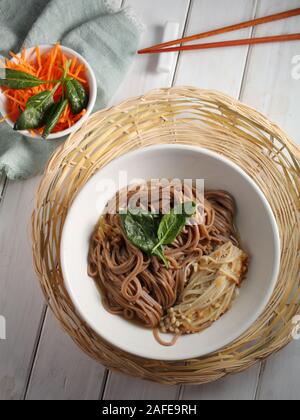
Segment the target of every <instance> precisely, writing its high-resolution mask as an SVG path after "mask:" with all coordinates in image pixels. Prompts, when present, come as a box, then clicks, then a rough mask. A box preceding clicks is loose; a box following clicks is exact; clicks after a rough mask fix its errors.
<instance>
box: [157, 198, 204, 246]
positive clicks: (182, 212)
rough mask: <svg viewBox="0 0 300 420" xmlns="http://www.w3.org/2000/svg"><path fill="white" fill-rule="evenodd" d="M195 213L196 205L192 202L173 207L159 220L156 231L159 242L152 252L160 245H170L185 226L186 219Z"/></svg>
mask: <svg viewBox="0 0 300 420" xmlns="http://www.w3.org/2000/svg"><path fill="white" fill-rule="evenodd" d="M195 211H196V204H195V203H193V202H187V203H182V204H179V205H178V206H176V207H174V208H173V209H172V210H171V211H170V213H168V214H165V215H164V216H163V218H162V219H161V222H160V225H159V228H158V231H157V236H158V240H159V242H158V244H157V245H156V246H155V247H154V249H153V252H154V251H156V250H157V249H158V248H159V247H160V246H161V245H170V244H172V243H173V242H174V241H175V239H176V238H177V236H178V235H179V234H180V233H181V231H182V229H183V228H184V226H185V225H186V222H187V219H188V218H190V217H192V216H193V215H194V214H195Z"/></svg>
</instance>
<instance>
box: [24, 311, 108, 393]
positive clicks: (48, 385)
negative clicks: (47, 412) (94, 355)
mask: <svg viewBox="0 0 300 420" xmlns="http://www.w3.org/2000/svg"><path fill="white" fill-rule="evenodd" d="M104 372H105V368H104V367H103V366H101V365H99V364H98V363H96V362H95V361H92V360H91V359H90V358H89V357H88V356H86V355H85V354H84V353H83V352H82V351H81V350H80V349H79V348H78V347H77V346H76V345H75V343H74V342H73V341H72V340H71V338H70V337H69V336H68V335H67V334H66V333H65V332H64V331H62V330H61V328H60V327H59V325H58V323H57V321H56V320H55V319H54V315H53V314H52V312H51V311H48V312H47V315H46V319H45V326H44V329H43V332H42V336H41V340H40V343H39V347H38V351H37V356H36V359H35V363H34V366H33V371H32V375H31V377H30V382H29V386H28V391H27V393H26V399H28V400H44V399H46V400H86V399H90V400H98V399H99V396H100V394H101V389H102V382H103V378H104Z"/></svg>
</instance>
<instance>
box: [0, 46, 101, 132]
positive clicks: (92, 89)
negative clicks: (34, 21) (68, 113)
mask: <svg viewBox="0 0 300 420" xmlns="http://www.w3.org/2000/svg"><path fill="white" fill-rule="evenodd" d="M50 48H53V45H40V51H41V53H44V52H45V51H47V50H49V49H50ZM61 49H62V51H63V52H64V53H65V54H66V56H67V57H69V58H74V57H76V58H77V59H78V62H79V63H81V64H83V65H84V67H85V68H86V74H87V80H88V85H89V102H88V105H87V110H86V113H85V114H84V115H83V117H82V118H80V120H78V121H77V122H76V123H75V124H74V125H72V127H70V128H68V129H67V130H63V131H59V132H58V133H52V134H50V135H49V136H48V137H47V140H53V139H58V138H61V137H64V136H68V135H69V134H71V133H73V132H74V131H76V130H78V129H79V128H80V127H81V126H82V124H83V123H84V122H85V121H86V120H87V119H88V117H89V116H90V115H91V113H92V111H93V108H94V106H95V102H96V99H97V81H96V76H95V73H94V71H93V69H92V67H91V66H90V64H89V63H88V62H87V61H86V60H85V59H84V58H83V57H82V55H80V54H78V53H77V52H76V51H74V50H72V49H71V48H67V47H64V46H61ZM27 54H28V57H30V56H32V57H34V56H35V48H34V47H33V48H28V49H27ZM18 55H20V54H18ZM12 61H15V58H12ZM6 101H7V98H6V97H5V95H4V94H3V92H2V91H1V89H0V112H1V114H2V115H3V116H5V115H6V111H5V109H6ZM5 121H6V122H7V124H8V125H10V127H12V129H13V127H14V122H13V121H12V120H10V119H9V118H6V120H5ZM19 133H20V134H22V135H23V136H26V137H31V138H35V139H37V138H41V137H40V136H38V135H37V134H32V133H30V132H29V131H27V130H24V131H19Z"/></svg>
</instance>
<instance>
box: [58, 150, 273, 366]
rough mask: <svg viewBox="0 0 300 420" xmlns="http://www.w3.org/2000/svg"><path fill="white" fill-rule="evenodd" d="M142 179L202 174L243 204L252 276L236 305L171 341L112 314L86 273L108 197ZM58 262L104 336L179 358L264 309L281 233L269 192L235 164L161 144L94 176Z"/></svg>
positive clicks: (240, 327) (214, 344) (156, 355)
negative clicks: (197, 330) (159, 340)
mask: <svg viewBox="0 0 300 420" xmlns="http://www.w3.org/2000/svg"><path fill="white" fill-rule="evenodd" d="M122 171H125V172H126V173H127V179H126V178H124V177H123V176H122V178H121V181H120V182H119V174H120V173H121V172H122ZM140 178H142V179H145V180H150V179H157V178H167V179H170V178H171V179H173V178H179V179H194V180H195V179H204V180H205V187H206V188H209V189H223V190H227V191H229V192H230V193H231V194H233V196H234V197H235V199H236V202H237V206H238V213H237V220H236V224H237V227H238V229H239V232H240V235H241V238H242V246H243V248H244V249H245V250H246V251H247V252H248V253H249V255H250V258H251V260H250V267H249V272H248V275H247V279H246V280H245V281H244V282H243V284H242V287H241V290H240V294H239V296H238V297H237V299H236V300H235V302H234V304H233V307H232V308H231V310H230V311H228V312H227V313H226V314H225V315H224V316H223V317H222V318H221V319H220V320H218V321H217V322H215V323H214V324H213V325H212V326H211V327H210V328H208V329H207V330H205V331H203V332H201V333H197V334H190V335H184V336H182V337H180V338H179V340H178V342H177V343H176V344H175V345H174V346H172V347H163V346H161V345H160V344H158V343H157V342H156V341H155V339H154V337H153V334H152V331H151V330H149V329H147V328H143V327H142V326H139V325H138V324H137V323H133V322H129V321H126V320H125V319H123V318H122V317H119V316H115V315H111V314H110V313H108V312H107V311H106V310H105V309H104V307H103V305H102V303H101V296H100V293H99V290H98V289H97V287H96V286H95V283H94V280H93V279H91V278H90V277H89V276H88V275H87V256H88V249H89V239H90V236H91V234H92V232H93V230H94V228H95V225H96V224H97V222H98V220H99V217H100V215H101V214H102V212H103V209H104V208H105V205H106V203H107V201H108V200H109V199H111V198H112V197H113V196H114V194H115V193H116V192H117V190H118V189H120V188H123V187H126V186H127V185H128V184H131V183H132V182H136V181H135V180H136V179H140ZM118 182H119V185H118ZM61 262H62V269H63V276H64V281H65V285H66V288H67V290H68V292H69V294H70V297H71V299H72V300H73V302H74V304H75V306H76V308H77V309H78V311H79V313H80V314H81V316H82V317H83V318H84V319H85V321H86V322H87V323H88V324H89V325H90V326H91V327H92V328H93V329H94V330H95V331H96V332H97V333H98V334H99V335H100V336H102V337H103V338H104V339H105V340H107V341H108V342H110V343H112V344H113V345H115V346H117V347H119V348H121V349H123V350H125V351H127V352H129V353H132V354H135V355H138V356H141V357H145V358H149V359H157V360H182V359H188V358H193V357H199V356H204V355H206V354H209V353H212V352H214V351H217V350H219V349H221V348H223V347H224V346H226V345H228V344H230V343H231V342H232V341H234V340H235V339H237V338H238V337H240V336H241V335H242V334H243V333H244V332H246V331H247V329H248V328H249V327H250V326H251V325H252V324H253V323H254V322H255V321H256V320H257V318H258V317H259V316H260V315H261V314H262V312H263V310H264V309H265V307H266V305H267V304H268V302H269V300H270V298H271V295H272V293H273V291H274V287H275V285H276V281H277V276H278V271H279V263H280V239H279V233H278V228H277V225H276V222H275V218H274V215H273V213H272V210H271V207H270V205H269V203H268V202H267V200H266V198H265V196H264V195H263V193H262V192H261V190H260V189H259V188H258V187H257V185H256V184H255V183H254V182H253V181H252V180H251V179H250V177H249V176H248V175H247V174H246V173H245V172H243V171H242V170H241V169H240V168H239V167H238V166H236V165H235V164H233V163H232V162H230V161H229V160H227V159H225V158H223V157H221V156H220V155H217V154H215V153H213V152H211V151H208V150H206V149H201V148H195V147H190V146H185V145H162V146H155V147H149V148H146V149H142V150H138V151H136V152H133V153H130V154H127V155H124V156H123V157H121V158H119V159H116V160H114V161H113V162H111V163H110V164H108V165H107V166H105V167H104V168H102V169H101V170H100V171H99V172H97V173H96V174H95V175H94V176H93V177H92V178H91V179H90V180H89V182H88V183H87V184H86V185H85V186H84V188H83V189H82V190H81V191H80V193H79V194H78V196H77V198H76V199H75V201H74V203H73V205H72V207H71V208H70V210H69V213H68V216H67V219H66V222H65V225H64V229H63V235H62V243H61ZM166 338H167V339H169V338H170V336H167V337H166Z"/></svg>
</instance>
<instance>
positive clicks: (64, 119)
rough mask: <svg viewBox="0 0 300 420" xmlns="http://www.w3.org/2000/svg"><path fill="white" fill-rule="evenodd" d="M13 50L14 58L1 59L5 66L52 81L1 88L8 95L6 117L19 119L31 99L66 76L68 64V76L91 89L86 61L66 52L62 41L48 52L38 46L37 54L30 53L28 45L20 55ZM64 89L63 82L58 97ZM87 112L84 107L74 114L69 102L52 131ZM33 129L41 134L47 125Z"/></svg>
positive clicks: (64, 127) (58, 90) (61, 127)
mask: <svg viewBox="0 0 300 420" xmlns="http://www.w3.org/2000/svg"><path fill="white" fill-rule="evenodd" d="M9 54H10V56H11V57H12V58H14V60H9V59H6V60H5V63H3V62H2V63H1V64H2V67H4V68H5V69H13V70H18V71H22V72H26V73H28V74H31V75H32V76H35V77H38V78H39V79H41V80H43V81H48V80H49V81H50V82H49V83H47V84H42V85H40V86H35V87H32V88H27V89H11V88H9V87H5V86H3V87H2V88H1V89H2V91H3V93H4V95H5V96H6V98H7V108H6V115H5V117H4V119H6V118H9V119H11V120H12V121H13V122H14V123H15V122H16V121H17V119H18V118H19V115H20V113H21V112H23V111H24V110H25V109H26V103H27V101H28V99H30V98H31V97H33V96H35V95H37V94H39V93H41V92H43V91H45V90H51V89H53V88H54V87H55V85H56V84H57V82H56V81H57V80H58V79H60V78H61V77H62V76H63V74H64V69H65V68H68V72H67V76H69V77H71V78H72V79H75V80H77V81H78V82H80V83H81V84H82V85H83V87H84V89H85V90H86V92H87V93H88V81H87V76H86V69H85V67H84V65H83V64H81V63H80V62H79V61H78V60H77V58H76V57H73V58H72V57H67V56H66V55H65V54H64V53H63V51H62V48H61V46H60V44H56V45H55V46H54V47H53V48H52V49H50V50H48V51H46V52H44V53H41V51H40V48H39V47H36V48H35V50H34V54H32V53H31V54H30V56H29V54H28V52H27V50H26V49H23V50H22V52H21V54H20V55H19V56H17V55H16V54H14V53H13V52H11V51H10V52H9ZM67 63H68V66H67ZM52 81H53V83H52ZM62 89H63V85H62V84H61V85H60V86H59V88H58V89H57V91H56V92H55V95H54V100H55V101H56V100H58V99H59V98H60V97H61V96H62ZM85 113H86V109H83V110H82V111H81V112H80V113H79V114H76V115H75V114H73V113H72V109H71V106H70V104H69V103H68V104H67V106H66V108H65V109H64V111H63V113H62V115H61V116H60V118H59V120H58V122H57V124H56V126H55V128H54V129H53V131H52V132H54V133H56V132H60V131H63V130H66V129H67V128H69V127H71V126H72V125H74V124H75V123H76V122H77V121H78V120H80V118H82V116H83V115H84V114H85ZM0 122H1V120H0ZM30 131H31V132H32V133H36V134H38V135H41V134H42V132H43V129H42V128H37V129H34V130H30Z"/></svg>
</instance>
